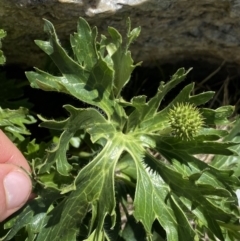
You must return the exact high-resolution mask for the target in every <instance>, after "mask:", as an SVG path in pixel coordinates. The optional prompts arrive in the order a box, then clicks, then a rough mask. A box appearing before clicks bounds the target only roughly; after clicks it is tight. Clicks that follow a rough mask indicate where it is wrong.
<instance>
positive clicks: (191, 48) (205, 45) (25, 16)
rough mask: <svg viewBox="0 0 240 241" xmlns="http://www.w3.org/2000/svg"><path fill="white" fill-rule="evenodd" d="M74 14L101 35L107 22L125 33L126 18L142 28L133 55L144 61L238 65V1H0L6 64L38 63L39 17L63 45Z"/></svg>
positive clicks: (73, 26)
mask: <svg viewBox="0 0 240 241" xmlns="http://www.w3.org/2000/svg"><path fill="white" fill-rule="evenodd" d="M79 16H81V17H84V18H86V19H87V21H89V23H90V24H91V25H92V26H94V25H96V26H97V27H98V29H99V32H100V33H106V29H107V26H113V27H116V28H117V29H118V30H119V31H124V30H125V22H126V21H125V20H126V18H127V17H128V16H130V18H131V20H132V26H133V27H136V26H141V27H142V32H141V35H140V37H139V38H138V40H137V41H136V42H135V43H134V44H133V45H132V48H131V50H132V52H133V57H134V59H135V61H141V60H143V61H144V63H145V64H149V63H154V62H155V61H158V63H174V62H176V61H181V60H184V59H195V60H197V59H203V60H204V61H205V60H206V61H210V62H216V63H222V62H223V61H226V62H229V63H235V64H237V65H239V64H240V0H201V1H196V0H92V1H91V0H1V1H0V28H3V29H4V30H6V31H7V34H8V35H7V37H6V38H5V39H4V42H3V50H4V52H5V54H6V57H7V64H18V65H23V66H38V67H41V65H43V64H44V59H45V57H44V56H45V55H44V54H43V53H42V52H41V50H39V49H38V47H37V46H36V45H35V44H34V40H35V39H46V37H47V36H46V34H45V33H44V31H43V21H42V19H43V18H46V19H48V20H50V21H52V22H53V24H54V25H55V28H56V30H57V33H58V36H59V38H60V40H61V42H62V43H63V44H64V43H67V41H68V39H69V34H70V33H72V32H74V31H75V30H76V24H77V19H78V17H79Z"/></svg>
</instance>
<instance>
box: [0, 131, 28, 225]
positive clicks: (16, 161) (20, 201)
mask: <svg viewBox="0 0 240 241" xmlns="http://www.w3.org/2000/svg"><path fill="white" fill-rule="evenodd" d="M27 172H29V173H30V166H29V165H28V163H27V161H26V159H25V158H24V156H23V155H22V153H21V152H20V151H19V150H18V149H17V147H16V146H15V145H14V144H13V143H12V142H11V141H10V140H9V139H8V137H7V136H6V135H5V134H4V133H3V132H2V131H1V130H0V221H3V220H4V219H6V218H7V217H9V216H10V215H11V214H13V213H14V212H16V211H17V210H18V209H20V208H21V207H22V206H23V205H24V204H25V203H26V202H27V200H28V199H29V196H30V194H31V190H32V184H31V180H30V178H29V176H28V174H27Z"/></svg>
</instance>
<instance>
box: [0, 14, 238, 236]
mask: <svg viewBox="0 0 240 241" xmlns="http://www.w3.org/2000/svg"><path fill="white" fill-rule="evenodd" d="M44 30H45V32H46V33H47V34H48V36H49V40H48V41H40V40H37V41H36V44H37V45H38V46H39V47H40V48H41V49H42V50H43V51H44V52H45V53H46V54H47V55H48V56H49V57H50V58H51V59H52V61H53V62H54V64H55V65H56V67H57V68H58V70H59V73H60V74H59V75H57V76H55V75H52V74H50V73H47V72H45V71H43V70H40V69H38V68H36V69H35V71H30V72H26V76H27V78H28V80H29V81H30V84H31V86H32V87H33V88H38V89H42V90H44V91H56V92H62V93H65V94H68V95H71V96H73V97H74V98H76V99H78V100H79V101H81V102H83V103H85V107H84V108H76V107H74V106H71V105H69V104H66V105H65V106H64V109H65V110H66V111H67V112H68V114H69V117H68V118H66V119H64V120H60V121H59V120H52V119H51V120H48V119H45V118H43V117H41V116H39V118H40V119H41V120H42V123H41V127H44V128H48V129H51V130H55V133H59V135H58V136H54V138H53V141H54V145H51V146H48V144H47V143H40V144H39V143H36V142H35V141H34V140H33V141H31V142H30V143H29V144H28V145H27V147H26V148H25V152H24V153H25V155H26V157H27V158H28V160H29V162H30V164H31V166H32V169H33V176H32V178H33V181H34V185H35V188H34V192H35V193H36V194H37V197H36V198H35V199H34V200H31V201H30V202H29V203H28V204H27V205H26V206H25V207H24V208H23V209H22V210H21V211H20V212H18V213H17V214H15V215H14V216H13V217H11V218H10V219H9V220H7V221H6V222H5V223H4V224H3V227H2V229H3V230H2V233H4V230H6V231H5V233H4V235H2V236H3V238H2V239H1V240H6V241H7V240H11V239H12V238H16V240H28V241H30V240H31V241H33V240H36V241H43V240H44V241H58V240H63V241H70V240H71V241H74V240H88V241H90V240H126V241H128V240H131V241H132V240H168V241H177V240H179V241H186V240H189V241H193V240H201V239H202V238H204V237H205V236H206V235H207V236H208V238H209V240H222V241H223V240H229V241H230V240H232V241H233V240H239V238H240V233H239V231H240V228H239V210H238V202H237V197H236V194H235V192H236V190H237V189H238V187H239V185H240V181H239V178H238V176H239V175H238V174H239V172H238V171H237V170H239V164H238V163H237V161H236V160H235V159H234V158H235V156H237V155H238V153H239V146H240V145H239V142H240V140H238V139H233V138H235V137H236V136H237V135H238V134H239V131H237V130H239V126H240V124H239V121H236V122H235V123H231V122H230V121H229V117H230V116H231V114H232V113H233V110H234V108H233V107H232V106H223V107H220V108H218V109H216V110H213V109H208V108H205V107H204V105H205V104H206V103H207V102H208V101H209V100H210V99H211V98H212V97H213V95H214V92H212V91H208V92H204V93H201V94H197V95H192V94H191V93H192V91H193V88H194V83H191V84H189V85H186V86H185V87H184V88H183V89H182V90H181V92H180V93H179V94H178V95H177V96H175V98H174V99H173V100H172V101H171V102H170V103H169V104H168V105H167V106H163V105H162V101H163V100H164V98H165V96H166V95H167V94H168V93H169V92H170V91H171V90H172V89H173V88H174V87H176V86H177V85H178V84H180V83H181V82H183V81H184V79H185V78H186V76H187V74H188V73H189V71H190V70H187V71H186V70H185V69H184V68H181V69H179V70H178V71H177V72H176V73H175V74H174V75H173V76H172V77H171V79H170V80H169V81H168V82H167V83H164V82H160V84H159V88H158V89H157V91H156V93H155V95H154V96H153V97H152V98H148V97H147V96H145V95H140V96H133V97H132V98H131V100H130V101H127V100H126V99H124V96H122V90H123V88H124V87H125V86H126V84H127V83H128V82H129V80H130V77H131V73H132V71H133V70H134V68H135V67H136V66H137V65H139V64H134V62H133V59H132V57H131V53H130V51H129V46H130V44H131V43H132V42H133V41H134V40H135V39H136V38H137V37H138V35H139V34H140V28H134V29H133V30H131V26H130V21H129V20H128V22H127V34H126V36H125V37H124V38H123V37H122V35H121V34H120V33H119V32H118V31H117V30H116V29H114V28H112V27H109V28H108V33H109V36H108V37H106V36H103V35H101V36H100V37H98V36H97V35H98V34H97V29H96V28H93V29H91V28H90V26H89V25H88V23H87V22H86V21H85V20H84V19H82V18H80V19H79V21H78V27H77V32H76V33H74V34H73V35H71V36H70V43H71V47H72V53H70V54H69V55H68V53H67V52H66V51H65V49H64V48H63V47H62V46H61V44H60V42H59V40H58V37H57V35H56V32H55V29H54V26H53V25H52V23H51V22H49V21H47V20H45V25H44ZM70 55H71V56H70ZM46 108H47V107H46ZM6 113H7V112H6ZM5 118H6V117H5V116H4V118H3V119H5ZM178 120H180V121H179V122H177V121H178ZM203 122H204V125H203ZM176 123H177V124H176ZM7 125H10V126H11V123H7ZM220 125H230V126H232V129H231V130H230V131H228V130H221V129H218V128H216V127H217V126H220ZM23 134H24V133H23ZM178 137H180V138H178ZM45 150H46V151H45ZM237 152H238V153H237ZM69 154H70V155H69ZM199 154H213V155H214V156H215V158H214V160H213V162H212V163H211V164H207V163H205V162H203V161H201V160H200V159H199V158H198V157H199ZM226 159H227V160H228V161H227V162H226ZM233 160H234V161H233ZM232 164H234V168H233V166H232ZM130 203H131V204H132V205H133V207H134V208H133V210H131V209H129V208H128V206H129V204H130ZM122 217H125V219H126V222H125V223H123V221H122V220H121V218H122Z"/></svg>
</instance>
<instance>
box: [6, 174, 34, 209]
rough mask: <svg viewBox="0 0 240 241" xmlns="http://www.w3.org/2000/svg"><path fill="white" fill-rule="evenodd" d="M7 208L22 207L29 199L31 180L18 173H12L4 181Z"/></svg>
mask: <svg viewBox="0 0 240 241" xmlns="http://www.w3.org/2000/svg"><path fill="white" fill-rule="evenodd" d="M3 184H4V189H5V194H6V199H7V200H6V201H7V208H8V209H13V208H17V207H21V206H22V205H23V204H24V203H25V202H26V201H27V199H28V197H29V195H30V192H31V188H32V187H31V181H30V178H29V177H28V176H27V175H26V174H24V173H22V172H20V171H19V172H18V171H13V172H10V173H9V174H8V175H7V176H6V177H5V178H4V181H3Z"/></svg>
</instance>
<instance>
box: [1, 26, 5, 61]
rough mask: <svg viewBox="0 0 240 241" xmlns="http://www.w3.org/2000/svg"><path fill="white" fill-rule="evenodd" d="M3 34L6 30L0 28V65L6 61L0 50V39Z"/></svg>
mask: <svg viewBox="0 0 240 241" xmlns="http://www.w3.org/2000/svg"><path fill="white" fill-rule="evenodd" d="M5 36H6V32H5V31H4V30H2V29H0V65H1V64H4V63H5V61H6V58H5V56H4V55H3V51H2V50H1V48H2V42H1V39H3V38H4V37H5Z"/></svg>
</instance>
